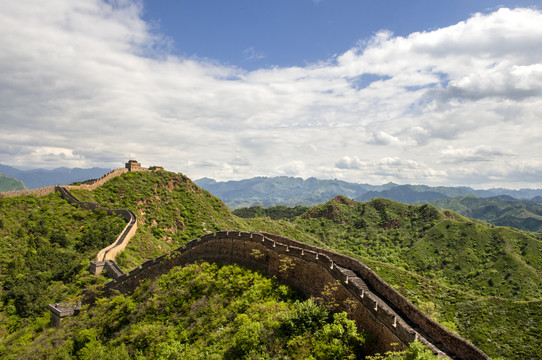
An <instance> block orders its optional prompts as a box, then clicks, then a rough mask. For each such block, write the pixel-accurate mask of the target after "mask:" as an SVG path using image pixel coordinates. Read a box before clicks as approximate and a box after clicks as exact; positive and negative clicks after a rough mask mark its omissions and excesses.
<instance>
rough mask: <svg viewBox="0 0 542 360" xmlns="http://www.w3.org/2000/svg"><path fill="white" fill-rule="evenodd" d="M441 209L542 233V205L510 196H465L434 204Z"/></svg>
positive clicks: (494, 223)
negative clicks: (482, 197)
mask: <svg viewBox="0 0 542 360" xmlns="http://www.w3.org/2000/svg"><path fill="white" fill-rule="evenodd" d="M432 204H433V205H435V206H436V207H438V208H439V209H450V210H454V211H457V212H458V213H460V214H461V215H463V216H466V217H471V218H474V219H479V220H483V221H487V222H488V223H491V224H493V225H496V226H511V227H515V228H517V229H521V230H526V231H533V232H539V233H542V204H536V203H532V202H527V201H521V200H516V199H514V198H511V197H509V196H496V197H491V198H484V199H481V198H476V197H474V196H464V197H458V198H453V199H441V200H436V201H433V202H432Z"/></svg>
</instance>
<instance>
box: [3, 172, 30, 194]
mask: <svg viewBox="0 0 542 360" xmlns="http://www.w3.org/2000/svg"><path fill="white" fill-rule="evenodd" d="M12 190H26V186H25V185H24V184H23V182H22V181H20V180H17V179H15V178H12V177H9V176H6V175H5V174H2V173H0V192H4V191H12Z"/></svg>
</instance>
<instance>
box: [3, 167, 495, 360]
mask: <svg viewBox="0 0 542 360" xmlns="http://www.w3.org/2000/svg"><path fill="white" fill-rule="evenodd" d="M156 170H160V169H159V168H157V169H156ZM127 171H129V169H127V168H123V169H116V170H113V171H111V172H109V173H107V174H105V175H104V176H102V177H101V178H100V179H95V180H91V181H88V182H86V183H84V184H81V185H70V186H65V187H62V186H51V187H46V188H41V189H34V190H23V191H12V192H8V193H0V197H7V196H24V195H29V194H34V195H37V196H44V195H47V194H49V193H51V192H53V191H59V192H60V193H61V194H62V196H63V197H64V198H65V199H67V200H68V202H70V203H77V204H79V205H80V206H81V207H84V208H86V209H90V210H97V209H100V210H105V211H107V212H108V213H110V214H111V213H115V214H118V215H121V216H122V217H124V219H125V220H126V221H127V225H126V227H125V228H124V230H123V232H122V233H121V234H120V235H119V237H118V238H117V239H116V241H115V242H114V243H113V244H111V245H109V246H108V247H106V248H105V249H102V250H101V251H100V252H99V253H98V255H97V258H96V261H95V262H93V264H91V269H94V272H95V273H99V272H101V271H102V269H104V268H105V269H106V270H107V271H108V274H110V276H111V277H113V278H114V280H112V281H110V282H109V283H107V284H106V285H105V286H104V287H103V288H102V289H101V290H100V291H99V293H91V292H87V293H86V295H85V298H84V300H83V301H84V302H85V303H87V304H88V303H93V302H94V300H95V299H96V297H98V296H112V295H113V294H115V293H118V292H120V293H128V292H131V291H134V290H135V289H136V288H137V287H138V286H139V285H140V283H141V282H142V281H145V280H147V279H154V278H157V277H158V276H160V275H161V274H165V273H167V272H168V271H169V270H171V269H172V268H173V267H175V266H182V265H186V264H189V263H194V262H197V261H208V262H215V263H219V264H239V265H241V266H244V267H246V268H248V269H251V270H255V271H260V272H262V273H263V274H265V275H267V276H275V277H276V278H277V279H278V280H279V281H281V282H283V283H285V284H287V285H289V286H291V287H292V288H294V289H296V290H298V291H300V292H301V293H302V294H304V295H305V296H307V297H315V298H320V299H323V300H325V301H326V302H329V301H333V302H335V303H336V305H337V306H338V309H339V310H343V311H346V312H348V314H349V315H350V316H351V317H352V318H353V319H354V320H355V321H356V323H358V325H360V326H361V327H363V328H365V329H367V330H369V331H370V332H371V333H373V334H374V335H375V338H376V339H377V340H376V344H374V346H375V349H374V350H377V351H381V352H382V351H386V350H390V344H391V343H398V344H400V346H402V347H403V348H404V347H406V346H407V345H408V344H409V343H411V342H412V341H414V340H416V339H418V340H420V341H421V342H422V343H424V344H425V345H426V346H428V347H429V348H430V349H431V350H432V351H433V352H434V353H435V354H438V355H440V356H441V357H451V358H453V359H468V360H471V359H473V360H478V359H483V360H486V359H489V357H488V356H487V355H486V354H484V353H483V352H482V351H481V350H480V349H478V348H477V347H476V346H475V345H473V344H471V343H470V342H468V341H467V340H465V339H463V338H461V337H460V336H458V335H456V334H454V333H452V332H450V331H449V330H447V329H446V328H444V327H442V326H441V325H440V324H438V323H436V322H435V321H433V320H432V319H430V318H429V317H428V316H426V315H425V314H423V313H422V312H421V311H420V310H418V309H417V308H416V307H415V306H414V305H413V304H412V303H411V302H410V301H408V300H407V299H406V298H405V297H404V296H402V295H401V294H400V293H399V292H397V291H396V290H395V289H394V288H393V287H391V286H390V285H389V284H387V283H386V282H385V281H384V280H382V279H381V278H380V277H379V276H378V275H377V274H376V273H374V271H372V270H371V269H370V268H369V267H368V266H366V265H365V264H363V263H361V262H359V261H358V260H356V259H354V258H351V257H348V256H345V255H342V254H338V253H335V252H333V251H329V250H324V249H320V248H317V247H315V246H311V245H308V244H305V243H302V242H299V241H296V240H293V239H289V238H287V237H284V236H280V235H275V234H269V233H260V232H239V231H220V232H217V233H214V234H207V235H204V236H202V237H200V238H197V239H194V240H192V241H190V242H189V243H187V244H185V245H184V246H181V247H179V248H178V249H176V250H175V251H173V252H172V253H171V254H168V255H162V256H160V257H158V258H156V259H152V260H149V261H146V262H145V263H143V264H142V265H141V266H139V267H137V268H135V269H133V270H132V271H130V273H129V274H125V273H123V272H122V270H120V269H119V268H118V266H117V265H116V263H115V262H114V258H115V256H116V255H117V254H118V253H120V252H121V251H123V250H124V248H125V247H126V245H127V243H128V241H129V239H130V238H131V237H132V236H133V235H134V234H135V232H136V230H137V218H136V216H135V214H134V213H133V212H132V211H130V210H126V209H118V210H112V209H105V208H103V209H102V208H100V207H99V206H98V205H97V204H94V203H88V202H81V201H79V200H78V199H77V198H76V197H75V196H73V195H72V194H71V193H70V192H69V190H71V189H86V190H93V189H95V188H97V187H99V186H101V185H103V184H104V183H105V182H106V181H108V180H110V179H111V178H113V177H115V176H119V175H121V174H123V173H125V172H127ZM131 171H146V169H140V168H138V167H137V165H134V164H132V170H131ZM326 297H327V298H326ZM79 308H80V306H77V307H75V308H74V307H73V306H69V305H68V304H52V305H49V309H50V311H51V314H52V315H51V316H52V320H53V321H54V322H55V323H56V324H57V325H58V324H60V321H61V319H62V318H63V317H65V316H71V315H74V314H76V313H77V312H78V311H79Z"/></svg>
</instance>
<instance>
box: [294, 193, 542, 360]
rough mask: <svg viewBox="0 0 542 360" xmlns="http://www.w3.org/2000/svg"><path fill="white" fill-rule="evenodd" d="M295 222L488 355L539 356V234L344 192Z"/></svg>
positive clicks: (541, 264) (541, 326) (541, 295)
mask: <svg viewBox="0 0 542 360" xmlns="http://www.w3.org/2000/svg"><path fill="white" fill-rule="evenodd" d="M295 225H297V226H299V227H300V228H301V229H302V230H303V231H304V232H306V233H311V234H313V235H315V236H318V237H319V238H320V239H319V241H320V242H321V243H325V244H327V246H328V247H329V248H332V249H335V250H338V251H339V252H343V253H346V254H350V255H352V256H355V257H360V258H361V260H362V262H364V263H365V264H367V265H368V266H370V267H371V268H372V269H374V270H375V271H376V272H377V273H378V274H379V275H380V276H382V277H383V278H384V279H385V280H386V281H387V282H389V283H390V284H391V285H392V286H394V287H396V289H397V290H399V291H400V292H401V293H403V295H405V296H406V297H407V298H408V299H409V300H411V301H412V302H413V303H414V304H415V305H417V306H418V307H419V308H420V309H421V310H422V311H424V312H425V313H427V314H428V315H429V316H431V317H433V318H434V319H435V320H437V321H439V322H440V323H441V324H443V325H445V326H447V327H448V328H450V329H451V330H453V331H457V332H458V333H459V334H460V335H462V336H464V337H466V338H467V339H469V340H471V341H472V342H474V343H475V344H476V345H477V346H479V347H480V348H481V349H482V350H484V351H485V352H486V353H488V354H489V355H490V356H493V357H497V356H502V357H504V358H507V359H524V358H536V356H537V355H536V354H539V353H540V352H541V351H542V345H541V344H540V342H539V341H538V340H537V338H538V336H539V335H538V334H540V333H541V332H542V322H541V321H540V319H541V317H542V308H541V307H540V304H541V300H542V241H541V240H540V239H538V238H536V237H535V236H533V235H532V234H528V233H525V232H521V231H518V230H515V229H511V228H496V227H494V226H492V225H489V224H485V223H482V222H478V221H472V220H470V219H466V218H464V217H462V216H461V215H458V214H456V213H454V212H451V211H445V212H440V211H438V210H437V209H436V208H434V207H433V206H431V205H421V206H418V205H405V204H400V203H396V202H394V201H392V200H387V199H374V200H372V201H370V202H367V203H358V202H355V201H352V200H349V199H346V198H343V197H337V198H336V199H334V200H333V201H330V202H328V203H326V204H322V205H319V206H316V207H314V208H312V209H311V210H310V211H309V212H308V213H306V214H305V215H304V216H302V217H301V218H298V219H297V220H296V221H295ZM516 326H518V328H516ZM518 354H523V355H521V356H520V355H518Z"/></svg>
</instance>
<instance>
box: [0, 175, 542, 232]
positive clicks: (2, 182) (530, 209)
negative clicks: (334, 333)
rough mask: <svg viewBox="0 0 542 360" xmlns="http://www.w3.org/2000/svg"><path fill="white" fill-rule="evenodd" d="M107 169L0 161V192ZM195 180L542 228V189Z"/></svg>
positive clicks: (247, 197) (252, 192)
mask: <svg viewBox="0 0 542 360" xmlns="http://www.w3.org/2000/svg"><path fill="white" fill-rule="evenodd" d="M108 171H110V170H109V169H104V168H97V167H95V168H91V169H80V168H74V169H68V168H57V169H53V170H44V169H32V170H19V169H16V168H13V167H10V166H6V165H0V174H2V173H3V174H5V175H3V176H0V191H10V190H23V189H25V185H26V187H27V188H28V189H35V188H39V187H45V186H51V185H57V184H58V185H67V184H71V183H74V182H79V181H85V180H88V179H93V178H99V177H101V176H102V175H103V174H105V173H107V172H108ZM195 183H196V184H198V185H199V186H201V187H202V188H204V189H205V190H208V191H209V192H211V193H212V194H213V195H215V196H217V197H218V198H220V199H222V200H223V201H224V202H225V203H226V204H227V205H228V207H229V208H230V209H232V210H234V209H240V208H243V207H252V206H263V207H273V206H279V205H285V206H291V207H293V206H296V205H302V206H315V205H318V204H322V203H325V202H326V201H329V200H330V199H333V198H334V197H335V196H337V195H343V196H346V197H348V198H350V199H354V200H356V201H360V202H366V201H370V200H371V199H373V198H387V199H391V200H395V201H399V202H402V203H405V204H415V203H431V204H433V205H435V206H436V207H437V208H439V209H451V210H454V211H457V212H458V213H460V214H462V215H464V216H467V217H470V218H474V219H478V220H483V221H486V222H489V223H491V224H493V225H497V226H511V227H516V228H518V229H521V230H526V231H534V232H542V189H520V190H512V189H503V188H495V189H488V190H476V189H472V188H470V187H445V186H437V187H431V186H426V185H398V184H394V183H391V182H390V183H387V184H383V185H370V184H357V183H350V182H346V181H342V180H320V179H316V178H308V179H302V178H296V177H286V176H280V177H255V178H251V179H244V180H238V181H226V182H221V181H216V180H213V179H209V178H202V179H199V180H196V181H195Z"/></svg>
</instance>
